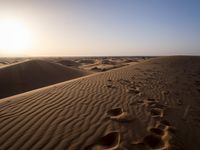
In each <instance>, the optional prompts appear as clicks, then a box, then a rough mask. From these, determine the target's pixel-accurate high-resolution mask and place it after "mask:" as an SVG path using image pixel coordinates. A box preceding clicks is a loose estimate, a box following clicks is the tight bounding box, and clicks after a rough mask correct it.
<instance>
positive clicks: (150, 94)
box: [0, 56, 200, 150]
mask: <svg viewBox="0 0 200 150" xmlns="http://www.w3.org/2000/svg"><path fill="white" fill-rule="evenodd" d="M32 63H33V64H32ZM43 63H44V62H39V64H43ZM24 65H25V66H26V65H28V66H29V67H28V68H26V69H27V70H28V71H27V70H26V69H25V70H26V71H27V72H26V73H25V74H24V77H23V78H28V79H27V80H28V81H29V80H32V83H33V84H35V82H36V81H37V82H42V81H44V80H43V79H44V78H51V74H52V73H56V75H54V76H52V77H55V78H54V80H58V78H59V79H64V76H62V75H61V77H60V74H62V72H65V69H64V68H59V69H58V68H57V65H54V67H55V68H54V69H55V71H52V72H51V73H47V74H44V75H42V77H43V78H41V79H42V80H39V79H35V78H34V77H32V75H33V74H34V72H32V70H36V69H38V68H37V67H34V66H35V65H36V62H30V64H27V63H25V64H24ZM44 65H45V69H48V67H47V66H48V65H46V63H45V64H44ZM49 67H50V66H49ZM30 68H31V69H30ZM33 68H34V69H33ZM6 69H8V68H6ZM9 70H11V69H9ZM9 70H8V73H7V74H9V75H10V77H9V78H12V79H14V80H15V78H14V77H12V76H11V74H12V72H11V71H9ZM38 70H39V73H41V69H38ZM57 70H59V73H58V74H57ZM1 71H2V70H1ZM6 71H7V70H5V72H6ZM39 73H38V74H39ZM80 74H81V73H80ZM72 76H73V75H72ZM62 77H63V78H62ZM0 79H2V78H0ZM56 82H57V81H56ZM7 88H8V86H7ZM2 90H3V88H2V87H1V91H2ZM0 101H1V102H0V150H19V149H22V150H40V149H44V150H53V149H56V150H68V149H69V150H152V149H157V150H199V148H200V58H199V57H178V56H177V57H160V58H154V59H150V60H146V61H144V62H141V63H138V64H136V65H130V66H125V67H122V68H118V69H114V70H110V71H107V72H102V73H97V74H92V75H89V76H86V77H81V78H78V79H73V80H70V81H66V82H62V83H60V84H56V85H52V86H49V87H45V88H42V89H39V90H35V91H31V92H27V93H24V94H20V95H16V96H13V97H10V98H6V99H2V100H0Z"/></svg>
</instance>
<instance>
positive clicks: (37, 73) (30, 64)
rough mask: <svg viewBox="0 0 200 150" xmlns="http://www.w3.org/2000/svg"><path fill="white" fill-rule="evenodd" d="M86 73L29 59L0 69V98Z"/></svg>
mask: <svg viewBox="0 0 200 150" xmlns="http://www.w3.org/2000/svg"><path fill="white" fill-rule="evenodd" d="M84 75H86V73H85V72H84V71H81V70H79V69H74V68H70V67H65V66H63V65H59V64H56V63H51V62H47V61H42V60H30V61H25V62H21V63H18V64H14V65H10V66H7V67H4V68H1V69H0V85H1V86H0V91H1V92H0V98H4V97H8V96H12V95H15V94H19V93H23V92H26V91H30V90H33V89H37V88H41V87H44V86H48V85H51V84H56V83H59V82H62V81H66V80H70V79H74V78H77V77H81V76H84Z"/></svg>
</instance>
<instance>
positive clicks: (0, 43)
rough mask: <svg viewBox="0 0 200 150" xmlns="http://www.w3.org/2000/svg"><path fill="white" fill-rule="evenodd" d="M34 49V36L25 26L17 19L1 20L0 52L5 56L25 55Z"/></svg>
mask: <svg viewBox="0 0 200 150" xmlns="http://www.w3.org/2000/svg"><path fill="white" fill-rule="evenodd" d="M31 47H32V36H31V32H30V30H29V29H28V28H27V26H26V25H25V24H23V23H22V22H20V21H19V20H16V19H2V20H0V51H1V53H3V54H5V55H13V56H14V55H23V53H24V52H25V51H27V50H28V49H30V48H31Z"/></svg>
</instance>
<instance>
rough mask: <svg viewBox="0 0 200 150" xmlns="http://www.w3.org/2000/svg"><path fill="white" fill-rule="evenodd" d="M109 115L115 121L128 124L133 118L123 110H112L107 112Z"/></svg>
mask: <svg viewBox="0 0 200 150" xmlns="http://www.w3.org/2000/svg"><path fill="white" fill-rule="evenodd" d="M107 115H108V116H109V117H110V119H112V120H115V121H121V122H128V121H131V120H132V117H131V116H130V115H129V114H128V113H127V112H125V111H123V109H121V108H113V109H110V110H109V111H107Z"/></svg>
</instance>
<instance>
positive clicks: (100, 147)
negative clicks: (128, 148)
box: [84, 132, 120, 150]
mask: <svg viewBox="0 0 200 150" xmlns="http://www.w3.org/2000/svg"><path fill="white" fill-rule="evenodd" d="M119 145H120V134H119V132H110V133H108V134H106V135H104V136H102V137H100V138H99V139H97V141H96V142H95V143H94V144H91V145H88V146H87V147H85V148H84V150H117V149H118V148H119Z"/></svg>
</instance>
